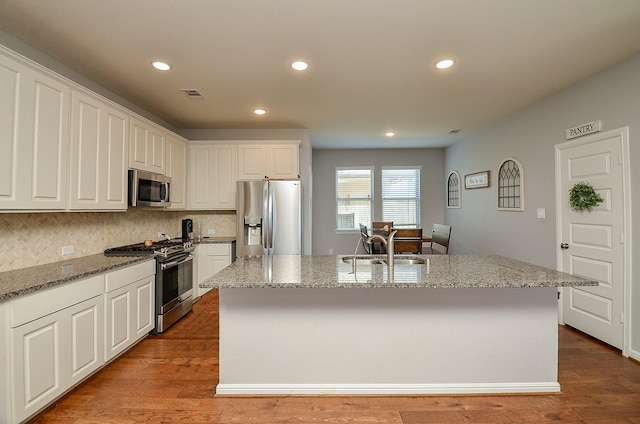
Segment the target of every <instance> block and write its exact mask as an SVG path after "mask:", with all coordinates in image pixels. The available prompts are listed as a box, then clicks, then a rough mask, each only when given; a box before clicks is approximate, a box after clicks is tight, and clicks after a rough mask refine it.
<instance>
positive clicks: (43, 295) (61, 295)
mask: <svg viewBox="0 0 640 424" xmlns="http://www.w3.org/2000/svg"><path fill="white" fill-rule="evenodd" d="M103 287H104V276H103V275H96V276H95V277H89V278H84V279H82V280H78V281H73V282H71V283H67V284H61V285H59V286H55V287H51V288H48V289H44V290H40V291H37V292H35V293H33V294H28V295H25V296H20V297H19V298H17V299H15V300H12V301H11V302H10V306H9V316H10V322H11V328H16V327H18V326H20V325H23V324H26V323H28V322H30V321H33V320H35V319H38V318H40V317H44V316H46V315H49V314H52V313H54V312H57V311H59V310H62V309H65V308H68V307H69V306H72V305H75V304H76V303H80V302H83V301H85V300H87V299H90V298H92V297H95V296H99V295H101V294H102V292H103Z"/></svg>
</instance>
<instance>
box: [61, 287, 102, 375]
mask: <svg viewBox="0 0 640 424" xmlns="http://www.w3.org/2000/svg"><path fill="white" fill-rule="evenodd" d="M103 307H104V304H103V300H102V296H97V297H95V298H93V299H89V300H87V301H85V302H82V303H79V304H77V305H74V306H72V307H71V308H69V309H68V310H67V312H68V314H69V326H70V331H71V333H70V340H69V344H70V354H69V355H67V357H66V358H64V359H65V360H67V361H69V365H68V369H69V373H70V374H69V378H70V381H69V384H67V386H69V385H74V384H76V383H79V382H80V381H82V380H83V379H84V378H85V377H87V376H88V375H89V374H91V373H92V372H93V371H95V370H97V369H98V368H100V367H101V366H102V365H103V364H104V348H103V345H104V321H103V318H104V311H103Z"/></svg>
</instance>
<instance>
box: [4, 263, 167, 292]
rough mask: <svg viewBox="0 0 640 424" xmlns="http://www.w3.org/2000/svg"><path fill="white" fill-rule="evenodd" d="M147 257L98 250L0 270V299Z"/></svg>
mask: <svg viewBox="0 0 640 424" xmlns="http://www.w3.org/2000/svg"><path fill="white" fill-rule="evenodd" d="M148 260H152V261H153V260H155V259H154V258H153V256H151V257H149V256H105V255H104V254H102V253H100V254H96V255H91V256H85V257H82V258H76V259H70V260H66V261H61V262H54V263H51V264H45V265H38V266H34V267H29V268H22V269H17V270H13V271H6V272H2V273H0V301H4V300H7V299H10V298H13V297H17V296H21V295H24V294H28V293H31V292H35V291H37V290H41V289H44V288H47V287H53V286H56V285H58V284H63V283H66V282H69V281H72V280H77V279H80V278H85V277H90V276H92V275H95V274H100V273H103V272H106V271H109V270H112V269H115V268H119V267H122V266H126V265H130V264H133V263H136V262H142V261H148Z"/></svg>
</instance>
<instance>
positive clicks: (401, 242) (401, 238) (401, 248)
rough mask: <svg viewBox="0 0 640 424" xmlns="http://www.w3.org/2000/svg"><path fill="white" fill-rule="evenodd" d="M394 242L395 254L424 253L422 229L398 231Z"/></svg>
mask: <svg viewBox="0 0 640 424" xmlns="http://www.w3.org/2000/svg"><path fill="white" fill-rule="evenodd" d="M393 240H394V242H393V250H394V252H395V253H422V228H402V229H396V235H395V237H394V238H393Z"/></svg>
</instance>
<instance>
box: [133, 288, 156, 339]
mask: <svg viewBox="0 0 640 424" xmlns="http://www.w3.org/2000/svg"><path fill="white" fill-rule="evenodd" d="M132 286H133V287H132V290H134V292H135V293H134V297H133V299H134V303H133V306H134V308H133V312H132V315H133V316H134V317H135V321H134V322H133V324H134V328H133V338H134V340H138V339H139V338H141V337H144V336H145V335H147V334H149V331H151V330H153V328H154V327H155V324H156V322H155V298H156V296H155V294H156V290H155V288H156V287H155V286H156V279H155V276H154V275H151V276H149V277H147V278H145V279H142V280H140V281H136V282H135V283H134V284H133V285H132Z"/></svg>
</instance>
